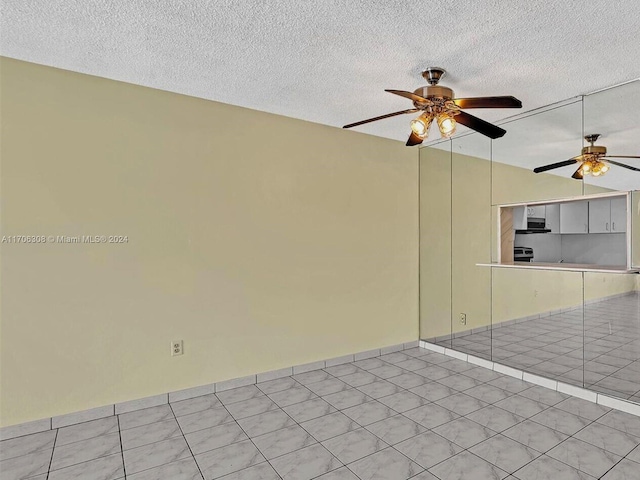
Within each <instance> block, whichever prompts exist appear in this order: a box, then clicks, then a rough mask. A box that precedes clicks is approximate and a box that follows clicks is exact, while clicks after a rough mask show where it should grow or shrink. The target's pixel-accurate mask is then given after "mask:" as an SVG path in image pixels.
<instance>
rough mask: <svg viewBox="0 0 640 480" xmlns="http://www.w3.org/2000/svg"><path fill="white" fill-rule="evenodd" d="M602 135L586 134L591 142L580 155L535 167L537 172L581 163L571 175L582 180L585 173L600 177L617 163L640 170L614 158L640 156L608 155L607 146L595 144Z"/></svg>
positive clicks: (629, 168) (586, 137)
mask: <svg viewBox="0 0 640 480" xmlns="http://www.w3.org/2000/svg"><path fill="white" fill-rule="evenodd" d="M599 137H600V134H599V133H592V134H590V135H585V137H584V139H585V140H586V141H587V142H589V145H587V146H586V147H583V148H582V152H581V154H580V155H578V156H576V157H573V158H570V159H569V160H564V161H562V162H557V163H551V164H549V165H544V166H542V167H537V168H534V169H533V171H534V172H535V173H542V172H546V171H549V170H553V169H555V168H560V167H566V166H569V165H574V164H576V163H579V164H580V166H579V167H578V169H577V170H576V171H575V172H574V173H573V175H571V178H575V179H576V180H582V179H583V178H584V177H585V175H591V176H593V177H600V176H602V175H604V174H605V173H607V172H608V171H609V170H610V169H611V167H610V165H609V164H611V165H617V166H619V167H623V168H626V169H628V170H634V171H636V172H640V168H637V167H632V166H631V165H625V164H624V163H620V162H617V161H615V160H612V158H640V156H633V155H607V147H604V146H601V145H594V143H595V142H596V140H598V138H599Z"/></svg>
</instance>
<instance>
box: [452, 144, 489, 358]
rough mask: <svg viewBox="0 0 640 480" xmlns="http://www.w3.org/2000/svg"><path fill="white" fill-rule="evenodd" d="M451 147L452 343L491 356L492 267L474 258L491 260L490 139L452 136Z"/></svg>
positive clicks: (485, 356) (476, 353) (471, 351)
mask: <svg viewBox="0 0 640 480" xmlns="http://www.w3.org/2000/svg"><path fill="white" fill-rule="evenodd" d="M451 151H452V155H451V192H452V197H451V213H452V225H451V308H452V315H451V331H452V333H453V338H452V340H451V346H452V348H454V349H455V350H459V351H463V352H466V353H471V354H472V355H476V356H478V357H482V358H486V359H490V358H491V331H490V328H489V327H490V325H491V272H490V270H489V269H487V268H482V267H478V266H477V263H478V259H483V262H489V261H490V260H491V223H490V222H491V206H490V203H491V162H490V160H491V140H490V139H489V138H487V137H485V136H483V135H480V134H477V133H474V134H470V135H465V136H463V137H459V138H454V139H453V140H452V141H451ZM472 334H476V336H475V337H474V338H475V340H474V341H468V340H467V337H468V336H470V335H472ZM478 336H482V337H483V339H484V341H485V343H484V344H480V343H479V342H478V341H477V338H478Z"/></svg>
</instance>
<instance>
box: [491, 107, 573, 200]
mask: <svg viewBox="0 0 640 480" xmlns="http://www.w3.org/2000/svg"><path fill="white" fill-rule="evenodd" d="M501 126H502V127H503V128H505V129H506V130H507V134H506V135H505V136H504V137H502V138H500V139H499V140H496V141H494V142H493V152H492V160H493V165H492V167H493V168H492V205H499V204H508V203H526V202H532V201H536V200H552V199H558V198H568V197H575V196H579V195H582V182H581V181H577V180H574V179H572V178H571V175H572V174H573V172H574V170H575V167H572V166H565V167H562V168H557V169H554V170H550V171H549V172H544V173H534V172H533V169H534V168H536V167H540V166H542V165H548V164H552V163H557V162H560V161H564V160H567V159H570V158H572V157H574V156H575V155H577V154H578V153H579V152H580V148H581V147H582V101H581V100H573V101H571V102H570V103H567V104H563V105H560V106H553V107H549V108H548V109H546V110H541V111H539V112H535V113H534V114H529V115H528V116H524V117H521V118H516V119H515V120H511V121H509V122H506V123H501Z"/></svg>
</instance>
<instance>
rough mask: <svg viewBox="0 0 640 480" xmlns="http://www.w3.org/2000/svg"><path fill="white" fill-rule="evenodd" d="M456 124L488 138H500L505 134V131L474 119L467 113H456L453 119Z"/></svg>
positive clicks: (476, 118)
mask: <svg viewBox="0 0 640 480" xmlns="http://www.w3.org/2000/svg"><path fill="white" fill-rule="evenodd" d="M454 118H455V120H456V122H458V123H460V124H462V125H464V126H465V127H469V128H470V129H472V130H475V131H476V132H478V133H481V134H482V135H485V136H487V137H489V138H500V137H502V136H503V135H504V134H505V133H507V131H506V130H504V129H502V128H500V127H498V126H496V125H493V124H492V123H489V122H485V121H484V120H482V119H481V118H478V117H474V116H473V115H470V114H468V113H467V112H458V114H457V115H456V116H455V117H454Z"/></svg>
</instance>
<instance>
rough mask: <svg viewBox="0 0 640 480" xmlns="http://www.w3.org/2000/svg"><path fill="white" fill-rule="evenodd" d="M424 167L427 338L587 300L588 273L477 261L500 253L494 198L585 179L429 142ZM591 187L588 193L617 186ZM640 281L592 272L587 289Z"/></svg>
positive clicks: (569, 190) (504, 199)
mask: <svg viewBox="0 0 640 480" xmlns="http://www.w3.org/2000/svg"><path fill="white" fill-rule="evenodd" d="M498 141H499V140H498ZM420 173H421V174H420V222H421V224H420V230H421V239H420V259H421V263H420V295H421V315H420V336H421V338H432V337H437V336H443V335H449V334H450V333H451V332H459V331H463V330H468V329H471V328H476V327H482V326H486V325H490V324H491V322H492V319H493V322H494V323H498V322H502V321H505V320H510V319H514V318H521V317H525V316H529V315H534V314H538V313H543V312H549V311H553V310H558V309H561V308H568V307H573V306H576V305H579V304H581V303H582V299H583V280H582V274H581V273H576V272H547V271H534V270H515V269H510V270H506V269H490V268H487V267H478V266H476V264H477V263H488V262H489V261H490V260H489V257H492V258H493V261H494V262H495V261H497V258H498V253H497V252H498V246H497V245H498V243H497V225H498V219H497V208H496V207H491V205H492V204H493V205H498V204H505V203H519V202H527V201H532V200H549V199H560V198H566V197H573V196H580V195H582V184H581V182H577V181H575V180H573V179H564V178H562V177H559V176H557V175H548V174H543V175H537V174H534V173H533V172H531V171H529V170H526V169H523V168H519V167H515V166H512V165H506V164H502V163H497V162H493V164H491V162H489V161H488V160H484V159H481V158H478V157H473V156H468V155H462V154H459V153H456V152H453V153H452V152H450V151H446V150H441V149H437V148H429V147H427V148H422V149H421V150H420ZM587 187H588V189H587V191H586V192H585V193H586V194H593V193H602V192H606V191H609V190H606V189H602V188H598V187H595V186H587ZM452 191H453V195H452ZM636 223H638V224H640V222H636ZM492 225H493V226H494V230H493V232H492V231H491V226H492ZM636 228H637V227H636ZM634 238H635V239H638V238H640V235H636V236H634ZM634 243H637V240H634ZM491 270H493V272H492V271H491ZM638 286H639V282H638V275H617V274H586V276H585V281H584V288H585V290H584V295H585V299H586V300H593V299H597V298H603V297H607V296H610V295H617V294H620V293H625V292H629V291H633V290H636V289H638ZM460 313H466V314H467V324H466V325H462V324H461V323H460V321H459V314H460Z"/></svg>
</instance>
